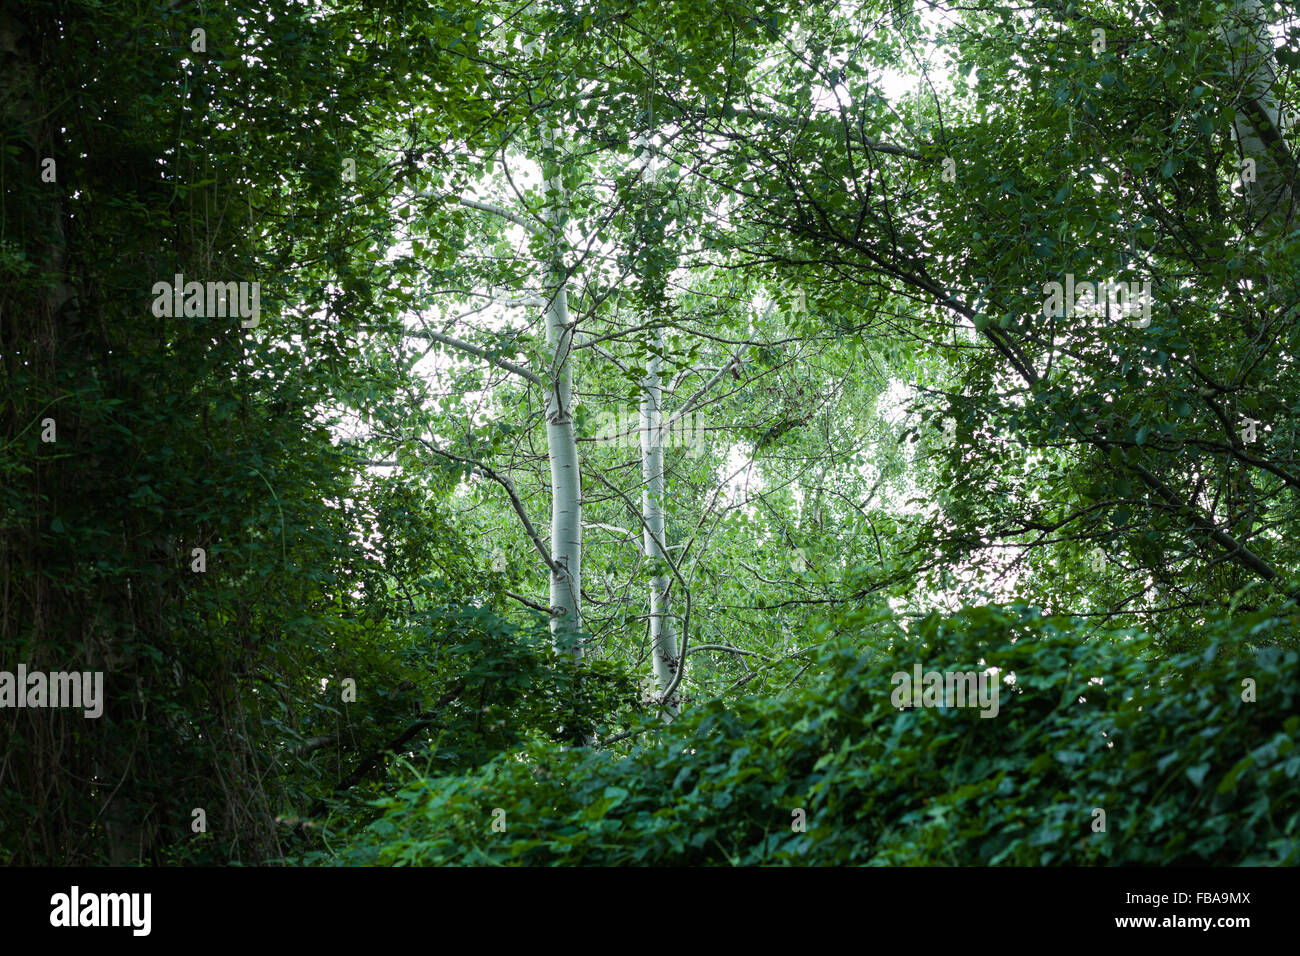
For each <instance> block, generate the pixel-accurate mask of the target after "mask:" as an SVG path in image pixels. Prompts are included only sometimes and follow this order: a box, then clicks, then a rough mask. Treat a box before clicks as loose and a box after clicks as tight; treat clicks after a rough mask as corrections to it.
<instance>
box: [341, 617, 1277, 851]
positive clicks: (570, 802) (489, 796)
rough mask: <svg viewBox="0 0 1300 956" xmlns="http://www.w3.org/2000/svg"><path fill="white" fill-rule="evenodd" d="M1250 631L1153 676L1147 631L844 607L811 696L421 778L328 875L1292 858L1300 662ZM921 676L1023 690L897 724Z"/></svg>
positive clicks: (1223, 630)
mask: <svg viewBox="0 0 1300 956" xmlns="http://www.w3.org/2000/svg"><path fill="white" fill-rule="evenodd" d="M1251 626H1252V625H1251V622H1242V621H1238V622H1235V623H1224V624H1216V625H1206V626H1205V630H1206V631H1207V633H1208V634H1209V636H1210V638H1211V644H1210V646H1209V649H1208V650H1207V651H1205V652H1203V653H1200V654H1197V655H1183V656H1180V657H1176V658H1173V659H1168V660H1160V659H1158V657H1157V655H1156V653H1155V650H1156V644H1155V642H1154V641H1153V639H1152V638H1150V637H1147V636H1143V635H1137V634H1135V633H1133V632H1131V631H1124V632H1110V633H1102V634H1100V635H1098V634H1092V635H1090V636H1085V634H1087V632H1086V630H1085V625H1083V624H1081V623H1079V622H1072V621H1069V620H1065V619H1044V618H1041V617H1039V616H1037V614H1036V613H1035V612H1033V611H1029V610H1026V609H1021V608H977V609H972V610H968V611H966V612H963V613H961V614H959V615H956V616H954V617H951V618H947V619H941V618H938V617H933V616H932V617H930V618H927V619H925V620H924V621H921V622H918V623H917V624H915V625H914V626H913V627H911V629H910V633H907V634H905V633H903V632H902V631H901V630H900V629H899V628H898V627H897V626H896V625H894V624H892V623H890V622H888V621H882V620H880V619H873V618H871V617H869V616H868V615H866V614H848V615H846V616H844V617H843V618H842V619H841V620H840V621H839V622H838V627H837V628H836V633H835V636H834V637H833V638H828V639H827V640H825V641H824V643H823V644H822V645H821V646H820V648H819V649H818V651H817V652H816V657H815V665H814V666H815V668H816V673H817V676H816V677H815V678H814V679H812V680H811V681H809V682H808V683H807V684H806V685H805V686H803V687H800V688H796V689H794V690H792V691H790V692H788V693H786V694H784V695H781V696H777V697H769V698H761V697H753V698H745V699H741V700H735V701H727V702H714V703H712V704H709V705H706V706H701V707H699V708H698V709H695V710H693V711H691V712H689V713H687V714H685V715H683V716H682V717H681V719H679V720H678V721H677V722H676V723H674V724H673V725H672V727H671V728H668V729H665V730H658V729H656V728H655V727H653V725H651V724H649V723H647V724H646V725H645V726H644V727H643V728H642V733H641V735H640V736H639V737H638V738H637V742H636V743H634V744H631V745H629V746H628V749H627V752H626V753H623V754H621V755H620V754H617V753H613V752H610V751H608V750H600V749H589V748H577V749H564V748H563V747H561V746H559V745H557V744H555V743H546V742H541V741H536V742H534V743H533V744H532V745H531V746H529V747H527V748H525V749H524V750H523V751H521V752H518V753H514V754H503V755H501V756H499V757H497V758H496V759H494V760H492V761H491V762H489V763H487V764H486V765H484V766H483V767H481V768H480V769H478V770H476V771H475V772H473V773H470V774H468V775H464V776H449V777H418V778H417V779H415V780H414V781H413V782H411V783H410V784H409V785H408V786H406V787H405V788H404V789H403V790H401V792H400V793H398V794H396V795H395V796H393V797H391V798H388V799H385V800H382V801H379V803H378V806H379V807H380V808H381V810H382V815H381V816H380V817H379V818H378V819H377V820H375V822H373V823H372V824H371V825H369V826H368V827H366V828H365V829H363V830H360V831H359V832H357V833H356V834H354V836H353V838H352V839H351V841H349V842H348V843H346V844H345V845H344V846H342V847H341V848H338V849H336V852H335V853H334V854H333V855H332V856H330V857H329V858H328V861H329V862H333V863H338V864H353V863H365V864H379V865H438V864H469V865H473V864H484V863H496V864H502V863H503V864H541V865H557V864H566V865H572V864H581V865H603V866H613V865H629V864H630V865H638V864H642V865H682V864H687V865H692V864H694V865H701V864H703V865H718V864H733V865H743V864H866V865H899V864H903V865H945V864H960V865H986V864H1015V865H1057V864H1120V863H1123V864H1163V865H1167V864H1191V863H1196V864H1219V865H1222V864H1281V863H1294V862H1296V861H1297V858H1298V856H1300V854H1298V852H1297V851H1298V849H1300V799H1297V798H1298V797H1300V753H1298V752H1297V751H1296V750H1295V746H1294V744H1295V737H1296V731H1297V728H1298V727H1300V716H1297V715H1296V714H1295V710H1296V703H1297V680H1296V678H1297V671H1298V669H1300V666H1298V664H1297V654H1296V652H1294V651H1290V650H1279V649H1276V648H1262V649H1261V648H1256V647H1253V646H1252V645H1251V644H1250V641H1251V639H1252V637H1251V633H1252V632H1251V631H1250V630H1249V628H1250V627H1251ZM826 630H827V632H828V633H829V628H827V629H826ZM1254 630H1255V631H1260V630H1261V629H1260V627H1259V626H1257V625H1256V626H1255V627H1254ZM918 662H919V663H920V664H921V665H922V669H923V670H939V671H945V670H948V671H965V670H982V669H983V668H984V667H985V666H995V667H997V668H999V669H1000V674H1001V675H1002V677H1003V679H1004V681H1007V680H1009V679H1010V677H1009V675H1012V674H1014V683H1009V682H1003V683H1001V684H1000V685H999V687H1000V694H999V707H998V713H997V715H996V716H995V717H991V718H987V717H981V716H980V711H979V710H978V709H975V708H934V707H924V708H911V709H900V708H898V707H895V706H894V705H893V703H892V702H891V696H892V694H893V691H894V685H893V684H892V683H891V676H892V675H893V674H894V673H895V672H899V671H902V672H911V670H912V667H913V664H914V663H918ZM1247 678H1249V679H1251V680H1253V681H1254V688H1255V689H1254V695H1255V696H1256V698H1257V699H1256V700H1255V701H1254V702H1247V701H1246V700H1244V699H1243V697H1245V696H1250V695H1248V694H1245V693H1244V691H1243V688H1244V687H1245V686H1247V685H1245V684H1243V681H1245V680H1246V679H1247ZM1097 679H1100V684H1098V683H1096V682H1095V681H1096V680H1097ZM799 809H802V810H803V811H804V812H805V814H806V832H796V829H795V827H794V826H793V825H792V821H793V820H794V814H795V811H796V810H799ZM1096 809H1101V810H1104V811H1105V829H1104V831H1099V832H1094V820H1096V819H1098V818H1097V815H1096V814H1095V813H1094V811H1095V810H1096ZM499 810H504V811H505V814H504V823H505V825H506V829H505V831H504V832H499V824H498V830H494V829H493V826H492V824H493V821H494V819H496V820H498V821H500V820H501V819H502V817H501V815H500V813H496V814H495V817H494V811H499Z"/></svg>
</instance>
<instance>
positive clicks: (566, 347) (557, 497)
mask: <svg viewBox="0 0 1300 956" xmlns="http://www.w3.org/2000/svg"><path fill="white" fill-rule="evenodd" d="M541 139H542V154H543V162H542V170H543V175H544V176H545V177H546V183H545V195H546V219H547V222H548V224H549V225H550V229H551V241H550V258H549V262H548V263H547V286H548V291H549V302H548V305H547V308H546V347H547V353H548V360H549V363H550V368H549V370H548V373H549V374H548V375H547V381H548V388H547V393H546V443H547V451H548V455H549V458H550V463H551V557H552V559H553V560H554V562H555V568H554V569H553V570H552V571H551V634H552V635H553V636H554V640H555V648H556V650H558V651H561V652H562V653H565V654H567V655H569V656H571V657H573V658H574V659H578V658H581V657H582V647H581V646H580V645H579V644H578V643H577V642H576V640H575V639H574V637H573V633H574V632H576V631H577V630H578V629H579V628H580V627H581V624H582V602H581V597H582V591H581V586H582V478H581V471H580V468H579V464H578V442H577V436H576V434H575V432H574V428H573V345H574V331H575V327H574V323H572V322H570V319H569V299H568V291H567V288H566V284H567V277H566V274H565V267H564V248H565V240H564V224H565V220H566V212H565V209H566V205H567V203H566V198H567V197H566V196H565V192H564V184H563V181H562V179H561V176H560V170H561V160H560V156H559V149H560V142H559V140H560V136H559V131H558V130H557V129H555V128H553V127H551V126H550V125H549V124H545V125H543V126H542V130H541Z"/></svg>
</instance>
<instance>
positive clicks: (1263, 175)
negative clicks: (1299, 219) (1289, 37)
mask: <svg viewBox="0 0 1300 956" xmlns="http://www.w3.org/2000/svg"><path fill="white" fill-rule="evenodd" d="M1223 33H1224V37H1225V38H1226V40H1227V42H1228V45H1229V47H1230V48H1231V49H1232V51H1233V54H1232V55H1233V63H1232V74H1233V77H1232V78H1233V91H1234V93H1235V94H1236V110H1237V112H1236V114H1235V115H1234V117H1233V123H1232V138H1233V140H1234V142H1236V144H1237V148H1238V149H1239V150H1240V158H1241V159H1242V160H1243V161H1245V160H1253V161H1254V169H1253V176H1254V179H1253V181H1248V182H1245V183H1244V185H1245V187H1246V189H1247V190H1248V192H1249V194H1250V197H1251V205H1252V207H1253V209H1254V210H1255V216H1256V218H1257V219H1259V220H1260V227H1261V228H1267V227H1270V226H1272V227H1276V226H1279V225H1282V224H1283V223H1284V222H1285V221H1287V220H1289V219H1290V218H1291V217H1292V216H1293V214H1294V211H1293V210H1292V208H1291V206H1292V202H1293V194H1292V188H1291V175H1290V172H1289V169H1288V167H1290V166H1292V164H1293V162H1294V161H1293V158H1292V157H1291V155H1290V151H1289V150H1288V149H1287V146H1286V142H1285V141H1284V140H1283V139H1282V135H1281V133H1282V115H1281V110H1280V109H1279V106H1278V101H1277V98H1276V96H1274V93H1273V90H1274V88H1275V87H1276V85H1277V74H1276V72H1275V71H1274V69H1273V43H1272V40H1271V39H1270V37H1269V23H1268V19H1267V18H1266V16H1265V15H1264V12H1263V11H1262V10H1261V9H1260V5H1259V0H1236V2H1235V3H1234V4H1233V8H1232V10H1231V11H1230V12H1229V13H1227V14H1226V15H1225V18H1224V27H1223ZM1243 165H1244V164H1243Z"/></svg>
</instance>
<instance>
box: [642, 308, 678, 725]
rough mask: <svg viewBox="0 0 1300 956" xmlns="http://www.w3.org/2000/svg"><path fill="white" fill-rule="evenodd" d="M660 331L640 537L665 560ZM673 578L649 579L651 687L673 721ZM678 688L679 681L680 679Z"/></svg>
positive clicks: (649, 394)
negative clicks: (670, 690) (667, 694)
mask: <svg viewBox="0 0 1300 956" xmlns="http://www.w3.org/2000/svg"><path fill="white" fill-rule="evenodd" d="M663 347H664V342H663V332H662V331H661V330H658V329H656V330H655V352H654V354H651V355H650V356H649V361H648V362H647V363H646V378H645V392H644V394H643V397H642V399H641V477H642V481H643V491H642V494H641V517H642V519H643V520H644V530H643V531H642V536H643V538H644V541H645V555H646V557H647V558H649V559H650V560H651V561H655V560H665V559H666V558H667V555H666V554H665V553H664V550H663V548H662V547H661V544H667V540H666V539H665V538H664V434H663V433H664V429H663V427H662V426H663V389H662V386H661V382H660V373H661V369H660V366H661V363H662V359H660V357H659V356H660V354H662V352H663ZM671 583H672V578H671V577H670V576H669V575H667V574H664V573H657V574H655V575H654V576H653V578H651V581H650V659H651V666H652V668H653V671H654V682H655V690H656V692H657V694H658V698H659V699H660V700H661V701H664V719H665V720H666V721H671V720H672V719H673V718H674V717H676V716H677V714H678V713H679V712H680V710H681V695H680V691H679V690H674V691H673V694H672V698H671V699H670V700H664V692H665V691H666V690H667V689H668V687H669V686H670V685H671V684H672V682H673V677H674V675H675V674H676V672H677V667H678V666H679V664H680V662H679V660H678V656H677V635H676V634H675V633H674V631H673V618H672V600H671V594H670V592H669V587H670V585H671ZM679 687H680V684H679Z"/></svg>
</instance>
